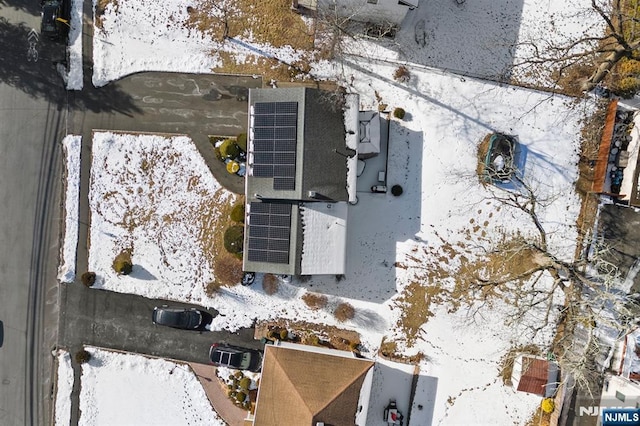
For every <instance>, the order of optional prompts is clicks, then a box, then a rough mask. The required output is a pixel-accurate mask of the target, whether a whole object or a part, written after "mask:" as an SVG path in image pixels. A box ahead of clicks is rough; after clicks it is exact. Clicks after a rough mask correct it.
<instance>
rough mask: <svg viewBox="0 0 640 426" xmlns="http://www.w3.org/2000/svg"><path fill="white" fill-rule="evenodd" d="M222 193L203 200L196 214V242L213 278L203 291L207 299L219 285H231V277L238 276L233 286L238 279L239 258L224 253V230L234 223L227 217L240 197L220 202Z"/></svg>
mask: <svg viewBox="0 0 640 426" xmlns="http://www.w3.org/2000/svg"><path fill="white" fill-rule="evenodd" d="M224 192H225V191H223V190H220V191H218V192H217V193H216V194H215V196H214V197H210V198H209V199H207V198H204V200H205V201H203V202H202V204H201V209H200V211H199V212H198V220H199V223H200V224H199V234H198V241H199V243H200V247H201V248H202V250H203V252H204V253H205V257H206V258H207V259H209V262H210V266H211V268H212V270H213V275H214V277H215V279H214V281H212V282H211V283H209V285H207V288H206V291H207V294H208V295H209V296H212V295H213V293H215V292H216V291H217V290H218V289H219V288H220V287H222V286H232V285H234V283H232V282H231V280H232V278H233V277H239V279H238V281H236V282H235V285H237V284H238V283H239V282H240V280H241V279H242V259H241V257H238V256H236V255H233V254H231V253H229V252H227V251H226V250H225V248H224V231H225V230H226V229H227V228H228V227H229V226H231V225H233V224H234V223H235V222H233V221H232V220H231V218H230V214H231V209H232V208H233V206H234V205H235V204H236V203H238V202H244V197H243V196H240V197H238V198H235V197H229V198H228V199H226V200H223V199H222V198H223V197H224Z"/></svg>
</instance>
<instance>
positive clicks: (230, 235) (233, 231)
mask: <svg viewBox="0 0 640 426" xmlns="http://www.w3.org/2000/svg"><path fill="white" fill-rule="evenodd" d="M243 244H244V227H242V226H239V225H234V226H230V227H229V228H227V230H226V231H224V248H225V249H226V250H227V251H228V252H229V253H242V246H243Z"/></svg>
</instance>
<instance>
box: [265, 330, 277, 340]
mask: <svg viewBox="0 0 640 426" xmlns="http://www.w3.org/2000/svg"><path fill="white" fill-rule="evenodd" d="M267 337H268V338H269V339H271V340H275V339H277V338H278V337H280V333H278V332H277V331H275V330H269V332H268V333H267Z"/></svg>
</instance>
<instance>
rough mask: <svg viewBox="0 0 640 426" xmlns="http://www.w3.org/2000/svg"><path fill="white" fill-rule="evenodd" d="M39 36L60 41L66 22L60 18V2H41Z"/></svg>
mask: <svg viewBox="0 0 640 426" xmlns="http://www.w3.org/2000/svg"><path fill="white" fill-rule="evenodd" d="M41 15H42V21H41V23H40V34H41V35H43V36H45V37H47V38H50V39H51V40H60V39H61V38H62V37H64V35H65V34H66V31H67V28H68V21H67V20H66V19H64V17H63V16H62V2H60V1H59V0H46V1H44V2H42V12H41Z"/></svg>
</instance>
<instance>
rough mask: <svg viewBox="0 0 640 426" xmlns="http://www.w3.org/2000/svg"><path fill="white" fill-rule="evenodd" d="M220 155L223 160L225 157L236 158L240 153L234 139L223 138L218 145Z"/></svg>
mask: <svg viewBox="0 0 640 426" xmlns="http://www.w3.org/2000/svg"><path fill="white" fill-rule="evenodd" d="M220 155H221V156H222V159H223V160H226V159H227V158H229V159H231V160H233V159H236V158H238V156H239V155H240V147H238V145H236V141H234V140H233V139H225V140H224V141H223V142H222V144H221V145H220Z"/></svg>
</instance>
